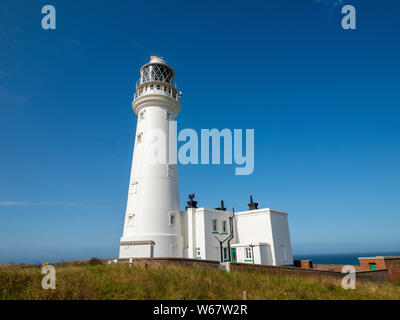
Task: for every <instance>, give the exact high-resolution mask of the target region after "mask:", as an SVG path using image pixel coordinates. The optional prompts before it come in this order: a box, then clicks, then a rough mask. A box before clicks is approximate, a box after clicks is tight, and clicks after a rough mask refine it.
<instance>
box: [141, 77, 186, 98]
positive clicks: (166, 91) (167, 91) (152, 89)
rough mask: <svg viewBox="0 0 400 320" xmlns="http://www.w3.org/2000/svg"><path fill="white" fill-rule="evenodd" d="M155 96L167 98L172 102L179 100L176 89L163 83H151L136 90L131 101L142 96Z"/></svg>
mask: <svg viewBox="0 0 400 320" xmlns="http://www.w3.org/2000/svg"><path fill="white" fill-rule="evenodd" d="M149 94H157V95H164V96H168V97H170V98H172V99H174V100H177V101H178V100H179V94H178V90H177V89H176V87H171V86H169V85H167V84H166V83H164V82H157V81H152V82H148V83H146V84H142V85H141V86H139V87H137V88H136V92H135V94H134V96H133V99H134V100H135V99H137V98H139V97H141V96H143V95H149Z"/></svg>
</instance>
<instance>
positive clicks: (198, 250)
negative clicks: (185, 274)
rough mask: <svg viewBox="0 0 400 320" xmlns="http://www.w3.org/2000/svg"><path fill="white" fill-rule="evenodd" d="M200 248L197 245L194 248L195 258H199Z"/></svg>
mask: <svg viewBox="0 0 400 320" xmlns="http://www.w3.org/2000/svg"><path fill="white" fill-rule="evenodd" d="M200 253H201V252H200V248H199V247H197V248H196V258H201V255H200Z"/></svg>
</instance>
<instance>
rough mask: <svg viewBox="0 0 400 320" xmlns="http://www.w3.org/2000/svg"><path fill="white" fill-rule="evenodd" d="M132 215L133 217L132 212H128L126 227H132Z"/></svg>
mask: <svg viewBox="0 0 400 320" xmlns="http://www.w3.org/2000/svg"><path fill="white" fill-rule="evenodd" d="M134 217H135V214H134V213H130V214H129V215H128V221H127V226H128V227H133V219H134Z"/></svg>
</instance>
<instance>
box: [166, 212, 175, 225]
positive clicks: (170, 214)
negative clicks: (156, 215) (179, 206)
mask: <svg viewBox="0 0 400 320" xmlns="http://www.w3.org/2000/svg"><path fill="white" fill-rule="evenodd" d="M168 224H169V225H174V224H175V213H173V212H170V213H169V223H168Z"/></svg>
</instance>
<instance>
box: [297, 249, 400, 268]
mask: <svg viewBox="0 0 400 320" xmlns="http://www.w3.org/2000/svg"><path fill="white" fill-rule="evenodd" d="M375 256H400V250H399V251H370V252H353V253H320V254H318V253H310V254H293V260H312V262H313V264H343V265H359V264H360V263H359V260H358V257H375Z"/></svg>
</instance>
